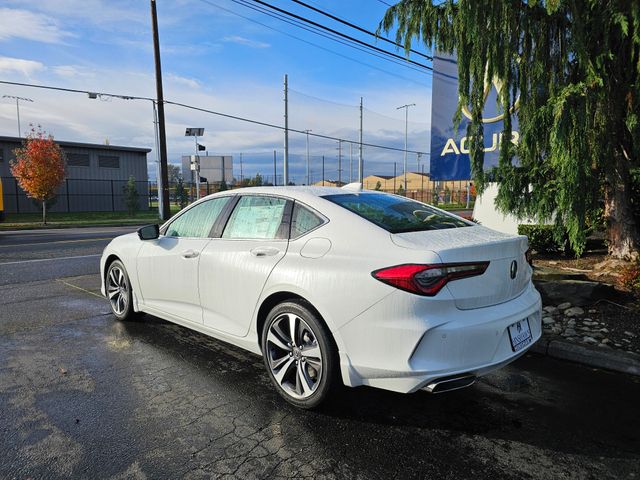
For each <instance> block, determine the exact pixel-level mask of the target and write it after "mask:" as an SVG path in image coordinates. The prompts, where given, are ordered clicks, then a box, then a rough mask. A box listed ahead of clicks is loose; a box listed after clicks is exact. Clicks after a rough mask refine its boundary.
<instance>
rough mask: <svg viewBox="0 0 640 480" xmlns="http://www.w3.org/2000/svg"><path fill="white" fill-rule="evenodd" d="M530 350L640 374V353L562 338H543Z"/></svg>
mask: <svg viewBox="0 0 640 480" xmlns="http://www.w3.org/2000/svg"><path fill="white" fill-rule="evenodd" d="M530 351H532V352H535V353H540V354H542V355H546V356H548V357H551V358H556V359H558V360H569V361H571V362H575V363H580V364H582V365H586V366H588V367H595V368H603V369H605V370H612V371H614V372H620V373H627V374H630V375H637V376H640V355H635V354H633V353H628V352H620V351H616V350H603V349H600V348H590V347H586V346H583V345H577V344H575V343H569V342H564V341H562V340H548V339H544V338H541V339H540V340H538V341H537V342H536V343H534V344H533V345H532V347H531V348H530Z"/></svg>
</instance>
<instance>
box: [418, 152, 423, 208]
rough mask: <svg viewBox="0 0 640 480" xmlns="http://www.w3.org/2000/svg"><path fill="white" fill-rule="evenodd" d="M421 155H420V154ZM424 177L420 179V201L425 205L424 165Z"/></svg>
mask: <svg viewBox="0 0 640 480" xmlns="http://www.w3.org/2000/svg"><path fill="white" fill-rule="evenodd" d="M418 155H419V154H418ZM421 173H422V175H421V178H420V192H421V193H420V201H422V202H423V203H424V164H423V165H422V172H421Z"/></svg>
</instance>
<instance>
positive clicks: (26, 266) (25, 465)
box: [0, 228, 640, 479]
mask: <svg viewBox="0 0 640 480" xmlns="http://www.w3.org/2000/svg"><path fill="white" fill-rule="evenodd" d="M129 230H130V228H129V229H127V228H110V229H106V228H95V229H74V230H49V231H31V232H21V233H10V232H4V233H0V451H2V455H0V477H2V478H44V477H47V478H57V477H74V478H178V477H188V478H209V477H225V476H230V477H239V478H283V477H287V478H288V477H294V478H302V477H312V478H362V479H372V478H380V479H389V478H403V479H404V478H439V479H440V478H472V477H473V478H476V479H477V478H540V479H547V478H575V479H582V478H598V479H603V478H638V476H639V475H640V416H639V415H638V405H640V381H639V379H638V378H637V377H631V376H625V375H622V374H614V373H609V372H605V371H597V370H591V369H587V368H584V367H581V366H578V365H573V364H570V363H564V362H559V361H555V360H552V359H549V358H546V357H541V356H537V355H534V354H531V355H527V356H526V357H524V358H521V359H520V360H518V361H517V362H515V363H514V364H512V365H511V366H509V367H507V368H505V369H504V370H502V371H500V372H499V373H497V374H493V375H490V376H488V377H486V378H484V379H482V380H481V381H480V382H478V383H476V384H475V385H474V386H473V387H471V388H468V389H465V390H461V391H457V392H452V393H448V394H443V395H429V394H427V393H422V392H421V393H416V394H413V395H400V394H394V393H390V392H384V391H380V390H375V389H371V388H366V387H362V388H358V389H352V390H349V391H346V392H344V393H343V394H342V395H341V397H340V398H339V399H336V400H335V401H333V402H332V404H331V405H329V406H328V407H326V408H324V409H323V410H321V411H317V412H306V411H301V410H296V409H295V408H293V407H291V406H289V405H288V404H286V403H285V402H284V401H283V400H281V398H280V397H279V396H278V394H277V393H276V391H275V390H274V389H273V388H272V386H271V384H270V382H269V379H268V377H267V374H266V372H265V371H264V367H263V365H262V361H261V359H260V358H259V357H257V356H254V355H252V354H250V353H247V352H245V351H243V350H240V349H238V348H235V347H231V346H229V345H226V344H224V343H222V342H220V341H217V340H214V339H212V338H209V337H207V336H205V335H202V334H199V333H196V332H193V331H190V330H187V329H185V328H182V327H179V326H176V325H173V324H170V323H168V322H165V321H163V320H160V319H158V318H155V317H151V316H145V317H143V319H142V320H141V321H140V322H136V323H119V322H116V321H115V320H114V318H113V317H112V316H111V314H110V313H109V305H108V302H107V301H106V300H105V299H104V298H102V297H101V296H100V294H99V286H100V285H99V284H100V280H99V274H98V260H99V255H100V253H101V251H102V249H103V248H104V246H105V245H106V244H107V242H108V241H109V239H110V238H112V237H114V236H115V235H119V234H121V233H123V232H125V231H129ZM167 281H170V279H168V280H167Z"/></svg>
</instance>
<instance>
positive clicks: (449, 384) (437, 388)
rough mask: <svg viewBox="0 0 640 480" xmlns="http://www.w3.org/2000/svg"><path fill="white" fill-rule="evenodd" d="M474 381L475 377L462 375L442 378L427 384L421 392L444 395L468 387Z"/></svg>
mask: <svg viewBox="0 0 640 480" xmlns="http://www.w3.org/2000/svg"><path fill="white" fill-rule="evenodd" d="M475 381H476V377H475V375H462V376H460V377H451V378H442V379H438V380H435V381H433V382H431V383H430V384H428V385H427V386H426V387H424V388H423V390H425V391H427V392H429V393H444V392H451V391H453V390H460V389H461V388H466V387H470V386H471V385H473V384H474V383H475Z"/></svg>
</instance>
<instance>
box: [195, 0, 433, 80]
mask: <svg viewBox="0 0 640 480" xmlns="http://www.w3.org/2000/svg"><path fill="white" fill-rule="evenodd" d="M200 2H202V3H206V4H207V5H209V6H212V7H215V8H218V9H220V10H224V11H225V12H227V13H230V14H232V15H235V16H237V17H240V18H244V19H245V20H248V21H250V22H253V23H255V24H258V25H261V26H263V27H265V28H268V29H269V30H273V31H274V32H278V33H280V34H282V35H285V36H287V37H290V38H293V39H296V40H298V41H299V42H302V43H306V44H307V45H311V46H313V47H315V48H318V49H320V50H324V51H325V52H328V53H331V54H333V55H336V56H338V57H342V58H344V59H347V60H350V61H352V62H354V63H358V64H360V65H363V66H365V67H368V68H371V69H373V70H378V71H379V72H382V73H385V74H387V75H390V76H393V77H396V78H401V79H402V80H407V81H409V82H412V83H415V84H417V85H423V86H428V85H427V84H426V83H423V82H419V81H417V80H414V79H412V78H408V77H405V76H403V75H399V74H397V73H393V72H390V71H388V70H385V69H384V68H380V67H376V66H374V65H371V64H369V63H365V62H362V61H360V60H357V59H355V58H353V57H350V56H348V55H343V54H341V53H338V52H336V51H334V50H331V49H329V48H326V47H323V46H321V45H318V44H317V43H313V42H311V41H309V40H304V39H302V38H300V37H298V36H296V35H293V34H291V33H287V32H285V31H283V30H280V29H278V28H276V27H272V26H271V25H267V24H266V23H263V22H260V21H258V20H256V19H253V18H251V17H247V16H245V15H242V14H240V13H238V12H234V11H233V10H230V9H228V8H225V7H223V6H222V5H218V4H217V3H214V2H212V1H211V0H200ZM388 60H389V61H392V60H391V59H388ZM403 66H405V67H409V68H411V66H410V65H407V64H406V63H404V64H403Z"/></svg>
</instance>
